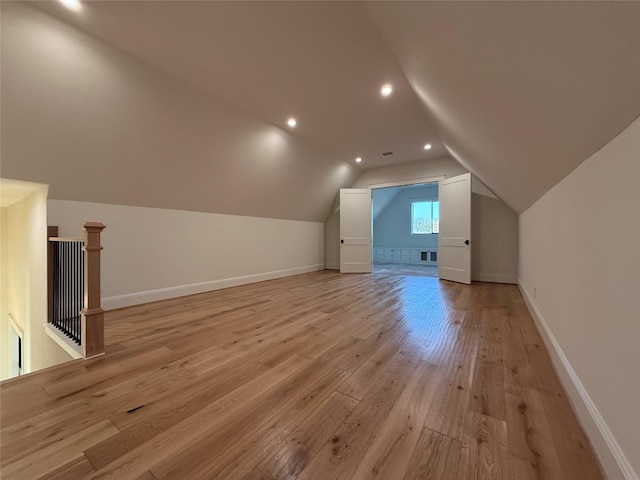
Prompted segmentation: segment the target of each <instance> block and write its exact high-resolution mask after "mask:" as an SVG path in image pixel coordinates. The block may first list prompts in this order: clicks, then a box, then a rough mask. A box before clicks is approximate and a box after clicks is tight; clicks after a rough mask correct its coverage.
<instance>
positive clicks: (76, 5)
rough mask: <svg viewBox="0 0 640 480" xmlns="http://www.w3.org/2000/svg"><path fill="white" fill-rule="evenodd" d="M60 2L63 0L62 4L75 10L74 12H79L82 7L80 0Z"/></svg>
mask: <svg viewBox="0 0 640 480" xmlns="http://www.w3.org/2000/svg"><path fill="white" fill-rule="evenodd" d="M60 2H62V4H63V5H64V6H65V7H67V8H68V9H69V10H73V11H74V12H78V11H80V9H81V8H82V4H81V3H80V1H79V0H60Z"/></svg>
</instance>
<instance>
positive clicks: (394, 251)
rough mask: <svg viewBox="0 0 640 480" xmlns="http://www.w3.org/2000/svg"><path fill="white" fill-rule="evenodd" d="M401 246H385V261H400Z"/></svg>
mask: <svg viewBox="0 0 640 480" xmlns="http://www.w3.org/2000/svg"><path fill="white" fill-rule="evenodd" d="M400 250H401V249H400V248H385V249H384V261H385V262H399V261H400V259H401V255H400Z"/></svg>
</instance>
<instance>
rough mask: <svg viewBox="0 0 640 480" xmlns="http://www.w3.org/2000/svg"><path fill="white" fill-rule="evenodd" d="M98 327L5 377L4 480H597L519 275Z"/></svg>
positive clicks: (283, 295)
mask: <svg viewBox="0 0 640 480" xmlns="http://www.w3.org/2000/svg"><path fill="white" fill-rule="evenodd" d="M105 323H106V331H105V335H106V337H105V338H106V346H107V347H106V348H107V354H106V355H104V356H102V357H98V358H95V359H91V360H87V361H84V360H77V361H73V362H70V363H67V364H64V365H60V366H57V367H53V368H50V369H47V370H44V371H41V372H37V373H34V374H30V375H27V376H24V377H22V378H18V379H13V380H9V381H6V382H3V383H2V384H0V400H1V404H0V414H1V416H0V422H1V423H0V425H1V430H0V443H1V447H0V454H1V457H0V477H1V478H2V479H3V480H13V479H16V480H32V479H33V480H35V479H60V480H67V479H69V480H84V479H86V480H89V479H101V480H106V479H118V480H127V479H130V480H164V479H188V480H195V479H214V478H217V479H223V480H234V479H238V480H239V479H245V480H250V479H251V480H267V479H273V480H275V479H277V480H284V479H299V480H332V479H335V480H338V479H341V480H346V479H358V480H360V479H362V480H369V479H383V480H396V479H397V480H402V479H405V480H418V479H420V480H428V479H433V480H471V479H474V480H475V479H488V480H489V479H490V480H500V479H508V480H529V479H552V480H573V479H575V480H590V479H602V478H603V476H602V474H601V473H600V470H599V467H598V464H597V461H596V459H595V457H594V455H593V453H592V451H591V448H590V445H589V443H588V441H587V439H586V438H585V435H584V433H583V431H582V430H581V428H580V426H579V424H578V422H577V420H576V418H575V415H574V414H573V411H572V410H571V407H570V406H569V403H568V401H567V398H566V397H565V393H564V392H563V390H562V388H561V386H560V383H559V381H558V379H557V377H556V375H555V373H554V371H553V368H552V366H551V363H550V359H549V356H548V354H547V352H546V350H545V347H544V345H543V343H542V340H541V338H540V336H539V334H538V332H537V331H536V328H535V326H534V324H533V321H532V320H531V317H530V316H529V314H528V312H527V310H526V307H525V305H524V303H523V300H522V297H521V296H520V293H519V291H518V289H517V287H515V286H513V285H498V284H488V283H477V284H473V285H471V286H466V285H459V284H455V283H450V282H446V281H440V280H438V279H437V278H429V277H419V276H398V275H388V274H384V273H374V274H370V275H340V274H338V273H335V272H331V271H324V272H316V273H310V274H306V275H300V276H295V277H288V278H284V279H279V280H272V281H269V282H263V283H259V284H253V285H248V286H241V287H236V288H230V289H226V290H219V291H215V292H209V293H205V294H201V295H194V296H189V297H183V298H178V299H173V300H168V301H163V302H157V303H152V304H147V305H141V306H137V307H131V308H127V309H122V310H118V311H113V312H108V313H107V315H106V322H105Z"/></svg>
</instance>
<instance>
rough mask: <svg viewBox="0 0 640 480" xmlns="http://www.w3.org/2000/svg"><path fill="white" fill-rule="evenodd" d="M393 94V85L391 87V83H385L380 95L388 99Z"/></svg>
mask: <svg viewBox="0 0 640 480" xmlns="http://www.w3.org/2000/svg"><path fill="white" fill-rule="evenodd" d="M392 93H393V85H391V84H390V83H385V84H384V85H383V86H382V88H381V89H380V95H382V96H383V97H388V96H389V95H391V94H392Z"/></svg>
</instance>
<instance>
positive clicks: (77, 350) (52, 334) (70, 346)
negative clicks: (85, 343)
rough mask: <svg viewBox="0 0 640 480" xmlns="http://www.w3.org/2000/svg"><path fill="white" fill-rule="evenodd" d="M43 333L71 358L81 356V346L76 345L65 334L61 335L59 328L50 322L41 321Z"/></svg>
mask: <svg viewBox="0 0 640 480" xmlns="http://www.w3.org/2000/svg"><path fill="white" fill-rule="evenodd" d="M42 326H43V327H44V331H45V333H46V334H47V335H48V336H49V338H50V339H51V340H53V341H54V342H56V344H57V345H58V346H59V347H60V348H62V350H64V351H65V352H66V353H67V354H68V355H69V356H70V357H71V358H73V359H76V358H83V356H82V348H81V347H80V345H76V344H75V343H74V342H72V341H71V339H69V338H68V337H67V336H66V335H63V334H62V332H60V330H58V329H57V328H56V327H54V326H53V325H51V324H50V323H43V324H42Z"/></svg>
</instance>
